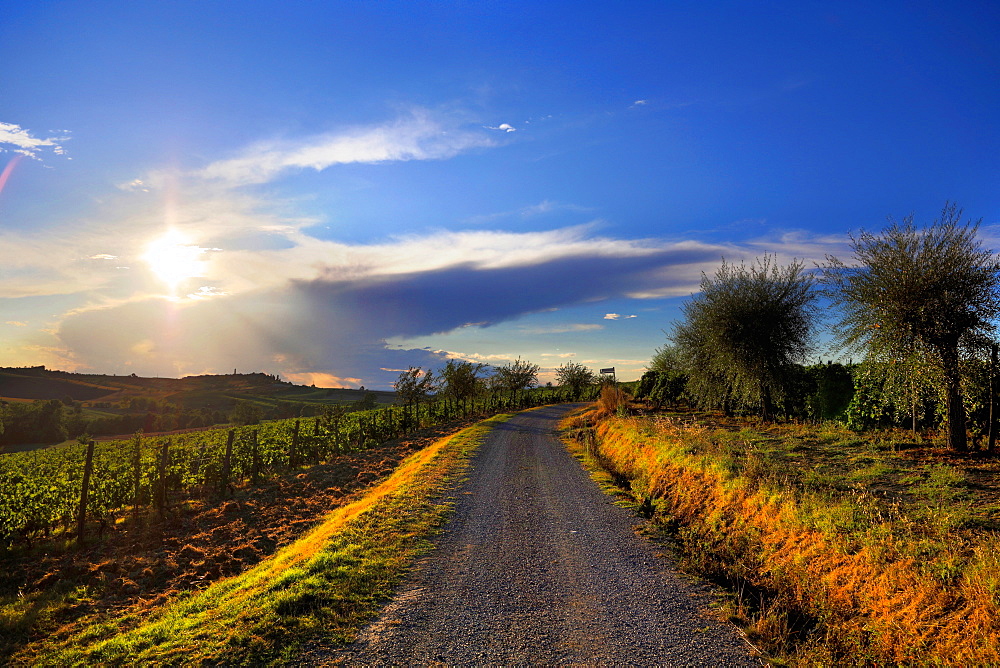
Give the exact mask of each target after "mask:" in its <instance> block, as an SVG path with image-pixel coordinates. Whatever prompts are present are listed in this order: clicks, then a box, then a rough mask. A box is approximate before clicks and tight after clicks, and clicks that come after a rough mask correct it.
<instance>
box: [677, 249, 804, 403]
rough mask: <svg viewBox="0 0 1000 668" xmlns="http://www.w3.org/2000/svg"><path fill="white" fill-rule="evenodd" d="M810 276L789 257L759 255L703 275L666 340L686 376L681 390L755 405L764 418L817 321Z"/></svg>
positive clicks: (801, 357) (781, 392)
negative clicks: (785, 261)
mask: <svg viewBox="0 0 1000 668" xmlns="http://www.w3.org/2000/svg"><path fill="white" fill-rule="evenodd" d="M814 283H815V281H814V279H813V277H812V276H810V275H809V274H806V273H804V271H803V265H802V263H801V262H799V261H794V262H792V263H791V264H790V265H788V266H784V267H781V266H778V265H777V264H775V261H774V259H773V258H771V257H769V256H767V255H765V256H764V258H763V259H758V260H757V261H756V262H755V263H753V264H750V265H747V264H744V263H741V264H739V265H733V264H728V263H727V262H726V261H725V260H723V262H722V266H721V267H719V269H718V271H717V272H716V273H715V276H714V277H712V278H709V277H708V276H707V275H705V274H702V278H701V292H700V293H699V294H698V295H696V296H694V297H692V298H691V301H689V302H688V303H686V304H685V305H684V306H683V307H682V312H683V314H684V320H683V321H682V322H680V323H678V324H677V325H675V327H674V330H673V333H672V336H671V338H672V339H673V343H674V349H673V352H674V354H675V355H676V358H677V360H678V362H679V363H680V364H681V366H682V367H683V368H684V370H685V371H686V372H687V374H688V387H687V389H688V393H689V394H690V395H691V396H692V397H693V398H694V399H695V400H697V401H698V402H699V403H701V404H703V405H716V406H719V405H721V406H722V407H723V408H725V409H726V410H728V409H729V408H730V407H742V408H745V409H756V410H759V411H760V413H761V416H762V417H763V418H764V419H766V420H770V419H772V418H773V416H774V407H775V405H776V404H777V403H778V402H779V401H781V400H782V399H783V398H784V397H785V395H786V392H787V390H788V387H789V384H790V383H791V381H792V377H793V372H792V367H793V366H794V365H795V364H797V363H800V362H801V361H803V360H804V358H805V355H806V353H807V352H808V351H809V349H810V341H811V335H812V329H813V325H814V322H815V319H816V307H815V298H816V294H815V291H814V290H813V286H814Z"/></svg>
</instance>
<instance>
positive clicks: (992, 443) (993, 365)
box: [986, 343, 997, 452]
mask: <svg viewBox="0 0 1000 668" xmlns="http://www.w3.org/2000/svg"><path fill="white" fill-rule="evenodd" d="M996 373H997V344H995V343H994V344H993V345H992V346H990V413H989V415H990V427H989V436H988V437H987V440H986V451H987V452H993V449H994V448H995V447H996V442H997V429H996V426H997V419H996V405H997V399H996Z"/></svg>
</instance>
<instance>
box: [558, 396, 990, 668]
mask: <svg viewBox="0 0 1000 668" xmlns="http://www.w3.org/2000/svg"><path fill="white" fill-rule="evenodd" d="M587 419H588V418H578V419H577V420H576V421H575V423H571V424H569V425H568V426H569V427H572V428H575V433H576V435H577V436H578V437H579V438H581V439H583V440H584V441H585V442H589V443H590V446H589V448H588V451H589V453H590V454H588V457H589V460H588V461H590V463H591V464H593V463H595V462H599V463H601V464H602V465H604V466H605V467H606V468H608V469H610V470H611V474H608V478H609V479H611V480H615V481H617V482H619V483H621V485H620V486H619V490H618V491H619V493H621V491H622V489H624V490H628V489H631V490H633V492H634V493H635V494H636V497H635V502H636V503H639V502H640V501H646V500H650V501H649V504H650V505H651V506H652V507H653V508H655V509H656V511H657V513H656V519H657V521H659V522H660V524H661V526H663V527H664V529H665V530H667V531H668V533H669V535H671V536H672V537H673V539H674V541H675V543H676V545H677V546H678V555H679V559H680V563H681V564H682V565H683V566H684V567H686V568H689V569H690V570H692V571H695V572H698V573H701V574H703V575H706V576H708V577H710V578H713V579H715V580H717V581H719V582H721V583H724V584H726V585H728V586H729V587H731V588H732V589H733V590H734V591H736V592H738V593H739V594H740V595H738V596H736V597H734V602H733V604H732V605H731V608H730V614H731V615H732V616H733V618H734V619H735V620H736V621H739V622H740V623H742V625H743V627H744V629H745V631H746V633H747V634H748V636H749V637H750V638H751V639H752V640H753V641H754V642H756V643H758V644H760V645H761V646H763V647H765V648H766V650H767V651H768V652H770V653H771V654H772V655H774V656H778V657H781V656H784V657H785V659H784V660H787V661H791V662H793V663H803V664H827V665H828V664H831V663H848V662H851V663H861V664H864V663H875V664H889V665H895V664H897V663H899V664H905V665H1000V569H998V568H997V567H998V565H1000V564H998V559H1000V557H998V556H997V554H998V548H1000V536H998V535H997V533H996V532H994V531H983V530H982V529H981V528H980V526H979V524H978V522H980V521H981V520H980V519H979V518H981V517H982V515H983V510H984V509H983V508H980V507H978V506H977V504H976V492H975V490H974V489H973V484H972V482H971V480H970V474H969V473H968V472H967V471H965V470H963V468H961V467H960V466H957V465H955V464H953V463H951V462H948V461H934V453H933V452H930V453H928V455H927V456H928V457H930V458H931V459H930V461H927V460H921V459H920V458H918V457H916V456H912V454H911V455H908V456H907V457H903V456H901V454H900V453H902V452H909V451H911V450H912V449H913V448H915V447H918V446H920V447H923V445H924V444H923V443H917V442H914V441H913V440H912V437H911V436H910V435H908V434H904V433H900V434H894V433H887V434H881V435H876V436H875V437H873V438H868V437H858V436H857V435H855V434H852V433H850V432H847V431H844V430H840V429H839V428H837V427H835V426H831V425H824V426H811V425H794V424H789V425H778V426H774V425H760V424H752V425H743V426H739V425H736V424H724V425H721V426H720V425H719V424H717V423H718V420H715V421H714V422H715V423H716V424H713V421H712V420H706V419H695V418H694V417H692V416H691V415H684V414H678V415H673V416H660V417H657V418H624V419H623V418H620V417H619V418H613V417H612V418H605V419H603V420H599V421H596V424H594V425H592V427H590V428H588V425H587V424H586V421H587ZM589 419H590V420H591V421H594V418H593V416H592V417H591V418H589ZM991 466H992V467H993V468H990V467H991ZM981 467H985V469H984V470H985V472H986V473H989V472H990V471H993V469H994V468H996V467H995V465H991V464H989V463H988V462H987V463H984V464H982V465H981ZM996 491H997V490H992V493H993V494H995V493H996Z"/></svg>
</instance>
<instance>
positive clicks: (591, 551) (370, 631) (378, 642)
mask: <svg viewBox="0 0 1000 668" xmlns="http://www.w3.org/2000/svg"><path fill="white" fill-rule="evenodd" d="M571 408H572V406H566V405H563V406H553V407H547V408H543V409H540V410H535V411H528V412H525V413H521V414H519V415H517V416H516V417H514V418H513V419H512V420H510V421H509V422H506V423H504V424H502V425H500V426H498V427H497V428H496V429H495V430H494V431H493V432H492V433H491V434H490V435H489V436H488V437H487V439H486V441H485V442H484V444H483V445H482V447H481V448H480V450H479V452H478V453H477V454H476V455H475V457H474V458H473V461H472V469H471V471H470V474H469V479H468V480H467V481H466V482H465V483H463V485H462V487H461V488H460V489H459V491H458V501H457V505H456V510H455V514H454V515H453V516H452V518H451V520H450V521H449V523H448V525H447V527H446V530H445V532H444V534H443V535H442V536H441V537H440V538H439V539H438V540H437V542H436V544H437V549H435V550H434V551H433V553H431V554H430V555H429V556H427V557H426V558H424V559H423V560H422V561H421V562H420V563H418V564H417V567H416V568H415V569H414V571H413V572H412V573H411V574H410V576H409V577H408V578H407V580H406V582H405V583H404V585H403V586H402V588H401V590H400V592H399V594H398V595H397V597H396V598H395V599H394V600H393V601H392V602H391V603H390V604H389V605H388V607H387V608H386V609H385V610H384V611H383V613H382V615H381V616H380V617H379V618H378V619H377V620H376V621H375V622H374V623H373V624H371V625H370V626H369V627H368V628H367V629H366V630H364V631H363V632H362V634H361V636H360V637H359V639H358V640H357V642H355V643H354V644H352V645H350V646H348V647H347V648H345V649H340V650H331V651H324V650H321V649H319V648H314V649H313V650H312V651H310V652H309V653H308V654H307V655H306V656H303V657H302V658H303V659H304V660H306V661H308V662H310V663H343V664H344V665H428V664H438V665H553V664H573V665H616V666H617V665H642V666H651V665H660V666H760V665H761V663H760V661H758V660H757V659H754V658H752V657H751V656H750V653H749V650H748V648H747V646H746V645H745V644H744V643H743V641H742V640H741V639H740V638H739V637H738V635H737V632H736V630H735V629H734V628H733V627H731V626H729V625H727V624H724V623H722V622H719V621H717V620H715V619H712V618H711V617H710V616H709V614H708V613H707V612H706V606H707V604H708V603H709V602H710V597H711V592H710V590H709V588H708V587H707V586H705V585H701V584H697V583H694V582H692V581H690V580H689V579H687V578H685V577H683V576H680V575H678V574H676V573H675V572H674V571H673V570H672V569H671V567H670V563H669V560H668V559H664V558H663V557H658V556H657V552H658V549H657V548H656V546H654V545H652V544H650V543H648V542H647V541H644V540H642V539H641V538H639V537H637V536H636V534H635V526H636V525H637V524H638V523H639V522H640V520H639V519H638V518H637V517H636V516H635V515H633V514H632V513H630V512H629V511H627V510H625V509H622V508H619V507H617V506H615V505H613V504H612V502H611V500H610V499H609V497H607V496H606V495H605V494H603V493H601V491H600V490H599V489H598V488H597V485H596V484H595V483H594V482H593V481H592V480H591V479H590V478H589V476H588V475H587V474H586V472H584V471H583V469H582V468H581V467H580V465H579V463H578V462H577V461H576V460H574V459H573V458H572V457H571V456H570V455H569V454H568V453H567V452H566V450H565V448H564V446H563V445H562V444H561V443H560V442H559V440H558V439H557V437H556V435H555V428H556V424H557V422H558V420H559V419H560V418H561V417H562V416H563V415H565V414H566V412H567V411H568V410H570V409H571Z"/></svg>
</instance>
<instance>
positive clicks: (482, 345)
mask: <svg viewBox="0 0 1000 668" xmlns="http://www.w3.org/2000/svg"><path fill="white" fill-rule="evenodd" d="M998 31H1000V8H998V6H997V5H996V4H995V3H988V2H947V3H945V2H939V3H928V2H905V3H904V2H883V3H850V2H848V3H811V2H786V3H781V2H771V3H762V2H698V3H696V2H668V1H660V2H649V3H642V2H620V3H603V2H602V3H588V2H572V3H570V2H524V3H519V2H509V3H504V2H458V1H455V2H384V1H383V2H377V3H375V2H332V3H320V2H301V3H295V2H281V3H277V2H241V3H231V2H204V1H202V2H170V3H160V2H129V3H104V2H94V1H90V2H72V1H70V2H58V3H56V2H52V3H37V2H17V1H15V2H9V3H7V4H6V5H5V14H4V19H3V20H2V21H0V62H2V63H3V67H0V149H2V151H3V152H0V170H2V174H3V175H2V176H0V239H2V241H0V243H2V245H0V254H2V257H0V309H2V310H3V317H2V318H0V364H3V365H7V366H20V365H28V364H45V365H47V366H49V367H52V368H60V369H67V370H77V371H96V372H106V373H133V372H134V373H138V374H139V375H161V376H181V375H187V374H195V373H225V372H229V371H231V370H232V369H233V368H238V369H240V370H243V371H256V370H261V371H266V372H268V373H280V374H281V375H282V376H283V377H285V378H288V379H291V380H294V381H297V382H304V383H310V382H315V383H316V384H317V385H326V386H348V387H357V386H360V385H365V386H367V387H379V388H386V387H388V386H389V385H390V384H391V383H392V381H393V380H394V379H395V378H396V376H397V375H398V373H399V371H398V370H399V369H405V368H406V367H407V366H409V365H420V366H423V367H425V368H428V367H431V368H436V367H438V366H441V365H443V360H445V359H447V358H448V357H459V358H463V359H470V360H478V361H485V362H488V363H495V364H500V363H503V362H505V361H507V360H510V359H512V358H515V357H517V356H521V357H523V358H525V359H529V360H531V361H534V362H536V363H538V364H540V365H541V366H542V367H543V370H544V371H545V373H543V375H542V380H543V381H544V380H546V379H548V378H551V370H552V369H554V368H555V367H557V366H558V365H559V364H562V363H564V362H566V361H576V362H582V363H584V364H587V365H588V366H591V367H593V368H600V367H606V366H615V367H616V368H617V369H618V370H619V375H620V377H623V378H626V379H628V378H634V377H637V376H638V375H639V374H640V373H641V372H642V369H643V367H644V365H645V363H646V362H647V361H648V360H649V358H650V356H651V355H652V353H653V350H654V348H655V347H656V346H658V345H661V344H662V343H663V342H664V333H663V331H664V330H669V329H670V327H671V323H672V322H673V321H674V319H675V318H677V316H678V308H679V306H680V304H682V303H683V301H684V300H685V299H686V298H688V297H689V296H690V295H691V293H693V292H694V291H696V290H697V286H698V280H699V278H700V276H701V272H707V273H709V274H711V273H712V272H713V271H714V270H715V268H716V267H717V266H718V265H719V263H720V261H721V259H722V257H725V258H726V259H727V260H730V261H739V260H741V259H752V258H754V257H756V256H759V255H761V254H763V253H774V254H776V255H777V256H778V258H779V260H781V261H789V260H791V259H793V258H798V259H802V260H804V261H806V262H807V263H808V264H809V265H810V266H811V265H812V263H813V262H815V261H820V260H822V259H823V257H824V255H825V254H827V253H833V254H838V255H841V256H843V255H846V254H847V246H846V242H847V235H848V233H849V232H851V231H852V230H853V231H857V230H858V229H859V228H862V227H863V228H867V229H878V228H880V227H881V226H882V225H883V224H884V222H885V220H886V217H887V216H893V217H895V218H897V219H898V218H902V217H903V216H905V215H907V214H910V213H913V214H914V215H915V216H916V219H917V221H918V222H920V223H928V222H930V221H932V220H933V219H934V218H935V216H936V215H937V213H938V212H939V211H940V210H941V208H942V207H943V205H944V204H945V202H946V201H948V200H951V201H955V202H958V203H959V205H960V206H962V207H963V208H964V209H965V211H966V214H967V216H969V217H971V218H975V219H978V218H982V219H983V227H982V228H981V233H982V235H983V239H984V241H985V242H986V243H987V244H988V245H991V247H994V248H996V247H1000V228H998V227H997V226H998V225H1000V188H998V185H1000V157H998V156H1000V132H998V129H997V125H998V123H997V119H998V118H1000V46H998V42H997V40H996V35H997V34H998ZM823 352H824V351H823V350H822V346H821V347H820V349H819V350H818V351H817V354H823Z"/></svg>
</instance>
